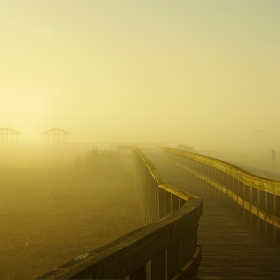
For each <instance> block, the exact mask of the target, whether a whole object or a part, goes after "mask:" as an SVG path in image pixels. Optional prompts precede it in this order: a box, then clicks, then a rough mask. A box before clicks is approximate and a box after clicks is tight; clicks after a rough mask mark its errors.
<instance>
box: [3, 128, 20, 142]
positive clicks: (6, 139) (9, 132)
mask: <svg viewBox="0 0 280 280" xmlns="http://www.w3.org/2000/svg"><path fill="white" fill-rule="evenodd" d="M0 133H1V134H2V137H1V138H2V144H8V143H9V138H10V139H11V143H12V144H13V143H14V142H15V143H16V142H17V135H18V134H20V132H18V131H16V130H14V129H11V128H7V127H1V128H0ZM9 136H11V137H9ZM14 137H15V141H14Z"/></svg>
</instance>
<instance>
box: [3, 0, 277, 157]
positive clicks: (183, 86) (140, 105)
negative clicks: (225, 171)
mask: <svg viewBox="0 0 280 280" xmlns="http://www.w3.org/2000/svg"><path fill="white" fill-rule="evenodd" d="M279 13H280V3H279V1H276V0H275V1H259V0H248V1H241V0H240V1H239V0H236V1H157V0H155V1H128V0H127V1H123V0H120V1H86V0H82V1H72V0H67V1H66V0H58V1H57V0H56V1H54V0H53V1H44V0H42V1H35V0H29V1H22V0H13V1H6V0H3V1H1V2H0V34H1V44H0V54H1V58H0V59H1V68H0V77H1V81H0V127H8V128H12V129H15V130H17V131H19V132H20V133H21V134H19V135H18V141H17V142H18V144H37V145H40V144H42V143H44V137H43V135H41V134H40V133H41V132H42V131H45V130H47V129H50V128H53V127H59V128H62V129H65V130H67V131H70V132H71V134H70V136H69V143H83V142H149V141H153V142H168V143H170V145H171V146H174V147H175V146H177V145H178V144H180V143H185V144H187V145H191V146H193V147H194V148H195V149H196V150H197V151H198V152H199V151H200V152H206V153H207V152H209V153H210V152H211V153H212V152H215V153H217V152H218V153H228V154H231V155H234V156H235V157H237V158H238V157H241V156H242V155H245V154H248V155H255V156H260V155H264V156H265V157H267V158H270V155H271V154H270V153H271V150H276V151H279V150H280V141H279V140H280V127H279V122H278V118H279V92H280V91H279V89H280V84H279V66H280V54H279V49H280V37H279V31H280V20H279ZM260 131H265V132H260Z"/></svg>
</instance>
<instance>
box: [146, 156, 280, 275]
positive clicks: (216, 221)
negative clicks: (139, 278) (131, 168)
mask: <svg viewBox="0 0 280 280" xmlns="http://www.w3.org/2000/svg"><path fill="white" fill-rule="evenodd" d="M146 155H147V156H148V157H149V159H150V160H151V161H152V163H153V164H154V165H155V167H156V168H157V169H158V170H159V172H160V173H161V174H162V175H163V176H164V177H165V178H166V179H167V181H168V182H169V183H170V184H173V185H175V186H177V187H180V188H182V189H185V190H187V191H188V192H191V193H193V194H195V195H198V196H200V197H202V198H203V215H202V217H201V219H200V223H199V229H198V242H199V243H200V244H201V248H202V260H201V264H200V268H199V270H198V279H201V280H210V279H215V280H219V279H240V280H242V279H244V280H247V279H280V246H279V245H276V244H275V243H274V241H273V240H268V239H266V237H265V236H263V235H260V234H259V233H258V232H257V231H255V230H253V229H252V226H251V225H250V224H248V223H245V221H244V220H243V219H242V218H240V217H239V216H238V213H237V212H234V211H232V210H231V209H230V208H229V207H228V206H225V205H222V204H220V203H219V202H218V201H217V200H216V199H215V198H214V197H213V195H212V193H210V192H209V191H207V190H206V189H205V188H203V187H198V186H194V185H190V184H188V182H186V179H185V177H184V176H183V173H182V170H181V169H180V168H178V167H176V166H175V165H173V164H172V163H169V162H167V161H164V160H163V159H162V158H161V157H160V156H158V155H157V154H156V153H152V152H146Z"/></svg>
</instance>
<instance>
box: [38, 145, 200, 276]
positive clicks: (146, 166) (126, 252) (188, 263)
mask: <svg viewBox="0 0 280 280" xmlns="http://www.w3.org/2000/svg"><path fill="white" fill-rule="evenodd" d="M134 157H135V158H134V159H135V166H136V168H135V176H136V179H137V180H136V187H137V193H138V198H139V201H140V205H141V208H142V209H143V211H142V213H143V214H144V215H143V217H144V221H145V223H146V225H145V226H143V227H141V228H139V229H137V230H134V231H132V232H130V233H128V234H126V235H124V236H122V237H121V238H119V239H117V240H115V241H113V242H111V243H109V244H107V245H105V246H103V247H100V248H98V249H95V250H93V251H91V252H88V253H86V254H83V255H81V256H78V257H77V258H75V259H74V260H72V261H70V262H68V263H66V264H63V265H61V266H59V267H57V268H55V269H53V270H51V271H49V272H47V273H46V274H44V275H43V276H41V277H39V278H38V279H53V280H54V279H155V280H160V279H163V280H167V279H168V280H169V279H174V280H175V279H190V278H191V277H193V276H195V275H196V271H197V269H198V266H199V263H200V258H201V249H200V246H199V245H198V244H197V227H198V223H199V219H200V216H201V215H202V199H201V198H199V197H196V196H194V195H192V194H190V193H188V192H186V191H183V190H181V189H178V188H176V187H174V186H172V185H169V184H168V183H167V182H166V180H165V179H164V178H163V177H162V176H161V175H160V173H159V172H158V171H157V170H156V169H155V167H154V166H153V165H152V164H151V163H150V162H149V161H148V159H147V158H146V157H145V156H144V155H143V154H142V153H141V152H140V151H139V150H135V152H134Z"/></svg>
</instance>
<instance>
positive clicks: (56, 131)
mask: <svg viewBox="0 0 280 280" xmlns="http://www.w3.org/2000/svg"><path fill="white" fill-rule="evenodd" d="M70 133H71V132H69V131H66V130H64V129H61V128H51V129H48V130H46V131H43V132H41V134H43V135H44V142H45V143H47V144H49V143H50V136H51V137H53V144H58V143H59V138H60V136H61V137H63V140H64V143H68V135H69V134H70Z"/></svg>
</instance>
